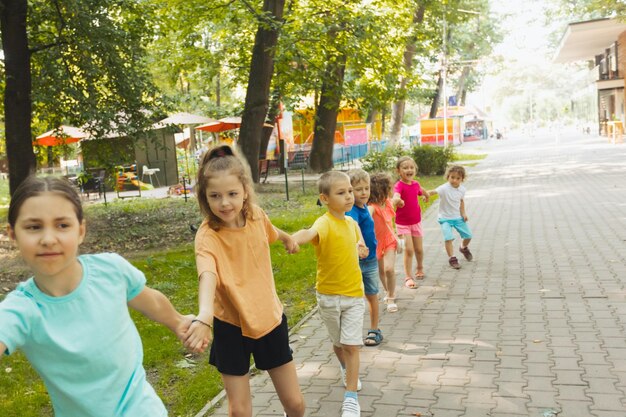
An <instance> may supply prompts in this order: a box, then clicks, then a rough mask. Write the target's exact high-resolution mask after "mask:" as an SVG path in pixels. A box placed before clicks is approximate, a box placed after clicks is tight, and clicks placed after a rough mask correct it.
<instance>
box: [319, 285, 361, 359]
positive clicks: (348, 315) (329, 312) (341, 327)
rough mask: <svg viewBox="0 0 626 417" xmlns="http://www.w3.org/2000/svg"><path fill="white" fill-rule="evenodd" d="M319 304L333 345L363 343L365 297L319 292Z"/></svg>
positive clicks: (359, 344)
mask: <svg viewBox="0 0 626 417" xmlns="http://www.w3.org/2000/svg"><path fill="white" fill-rule="evenodd" d="M317 305H318V307H319V312H320V316H321V317H322V321H323V322H324V324H325V325H326V329H328V335H329V336H330V340H331V342H333V345H335V346H338V347H339V346H341V345H348V346H361V345H362V344H363V336H362V335H361V334H362V332H363V315H364V314H365V301H363V297H346V296H345V295H327V294H320V293H317Z"/></svg>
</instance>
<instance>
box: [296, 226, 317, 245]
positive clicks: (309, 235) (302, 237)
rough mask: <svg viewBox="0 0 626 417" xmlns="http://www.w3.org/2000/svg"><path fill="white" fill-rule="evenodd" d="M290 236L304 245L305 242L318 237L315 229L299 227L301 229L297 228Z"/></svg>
mask: <svg viewBox="0 0 626 417" xmlns="http://www.w3.org/2000/svg"><path fill="white" fill-rule="evenodd" d="M291 237H292V238H293V240H294V241H295V242H296V244H298V245H304V244H305V243H309V242H313V241H315V240H316V239H318V234H317V230H315V229H313V228H311V229H301V230H298V231H297V232H296V233H294V234H293V235H291Z"/></svg>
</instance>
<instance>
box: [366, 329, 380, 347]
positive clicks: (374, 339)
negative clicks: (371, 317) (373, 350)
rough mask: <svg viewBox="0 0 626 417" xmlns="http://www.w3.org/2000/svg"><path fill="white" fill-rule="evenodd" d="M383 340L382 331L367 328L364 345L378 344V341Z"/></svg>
mask: <svg viewBox="0 0 626 417" xmlns="http://www.w3.org/2000/svg"><path fill="white" fill-rule="evenodd" d="M382 341H383V333H382V332H381V331H380V329H377V330H372V329H370V330H368V331H367V337H366V338H365V342H364V344H365V346H378V345H380V342H382Z"/></svg>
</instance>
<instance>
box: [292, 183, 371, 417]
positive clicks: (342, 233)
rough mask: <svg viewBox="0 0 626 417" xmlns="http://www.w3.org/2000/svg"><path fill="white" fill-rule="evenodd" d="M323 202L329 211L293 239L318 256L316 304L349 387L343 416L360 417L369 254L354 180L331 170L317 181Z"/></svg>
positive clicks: (343, 406)
mask: <svg viewBox="0 0 626 417" xmlns="http://www.w3.org/2000/svg"><path fill="white" fill-rule="evenodd" d="M318 187H319V192H320V200H321V201H322V203H323V204H324V205H325V206H326V208H327V210H328V211H327V212H326V214H324V215H323V216H321V217H319V218H318V219H317V220H316V221H315V223H313V226H311V228H310V229H302V230H300V231H298V232H296V233H295V234H294V235H293V238H294V239H295V240H296V242H297V243H298V244H299V245H302V244H305V243H308V242H311V243H312V244H313V245H314V246H315V255H316V257H317V276H316V284H315V289H316V290H317V305H318V307H319V312H320V316H321V318H322V320H323V322H324V324H325V325H326V329H327V330H328V335H329V337H330V340H331V342H332V344H333V350H334V352H335V355H336V356H337V359H338V360H339V364H340V366H341V375H342V378H343V383H344V385H345V387H346V392H345V394H344V399H343V405H342V414H341V417H358V416H360V415H361V407H360V406H359V400H358V395H357V391H358V390H360V389H361V381H360V380H359V362H360V361H359V349H360V347H361V345H362V344H363V342H362V339H361V332H362V329H363V313H364V312H365V303H364V302H363V280H362V278H361V270H360V268H359V261H358V260H359V258H361V259H364V258H366V257H367V255H368V254H369V251H368V249H367V246H366V245H365V242H364V241H363V237H362V236H361V232H360V230H359V226H358V225H357V224H356V222H355V221H354V220H353V219H352V218H351V217H349V216H346V212H348V211H350V210H351V209H352V206H353V204H354V194H353V191H352V185H351V184H350V177H348V176H347V175H346V174H345V173H343V172H339V171H329V172H326V173H324V174H322V176H321V177H320V179H319V182H318Z"/></svg>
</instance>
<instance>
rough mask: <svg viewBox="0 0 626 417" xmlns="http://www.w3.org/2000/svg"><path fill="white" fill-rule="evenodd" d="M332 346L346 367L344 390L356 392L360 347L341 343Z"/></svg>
mask: <svg viewBox="0 0 626 417" xmlns="http://www.w3.org/2000/svg"><path fill="white" fill-rule="evenodd" d="M333 348H334V350H335V354H336V355H337V358H338V359H339V362H341V364H342V366H343V367H344V368H345V369H346V391H353V392H356V391H357V383H358V380H359V349H360V348H361V347H360V346H354V345H341V347H338V346H333ZM338 351H339V352H341V353H338Z"/></svg>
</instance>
